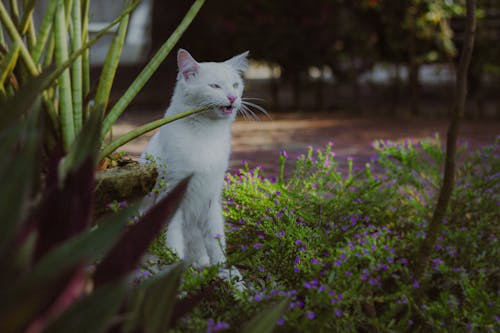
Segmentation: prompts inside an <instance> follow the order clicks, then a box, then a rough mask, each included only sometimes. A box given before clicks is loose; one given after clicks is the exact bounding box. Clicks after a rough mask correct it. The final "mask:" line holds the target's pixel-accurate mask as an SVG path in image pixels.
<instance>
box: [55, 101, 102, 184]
mask: <svg viewBox="0 0 500 333" xmlns="http://www.w3.org/2000/svg"><path fill="white" fill-rule="evenodd" d="M102 114H103V109H102V108H98V109H96V110H95V112H93V113H92V114H91V115H90V117H89V119H88V120H87V122H85V125H84V126H83V128H82V129H81V131H80V133H79V134H78V136H77V137H76V139H75V141H74V142H73V144H72V145H71V147H70V148H69V151H68V154H67V155H66V158H65V159H64V160H63V162H62V164H61V168H60V179H64V177H65V175H66V174H67V173H68V171H69V170H71V169H74V168H77V167H78V166H79V165H80V164H81V163H83V161H85V159H87V157H89V156H92V158H93V160H94V163H97V154H98V151H99V145H100V142H101V140H100V139H101V137H100V132H101V124H102Z"/></svg>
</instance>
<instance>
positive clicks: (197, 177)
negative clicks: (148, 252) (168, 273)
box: [141, 49, 248, 267]
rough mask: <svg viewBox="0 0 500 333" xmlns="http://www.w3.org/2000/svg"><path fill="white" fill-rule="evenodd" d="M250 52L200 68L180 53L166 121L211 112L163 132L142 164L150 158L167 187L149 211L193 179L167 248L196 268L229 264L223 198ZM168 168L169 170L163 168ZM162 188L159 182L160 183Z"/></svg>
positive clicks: (170, 230)
mask: <svg viewBox="0 0 500 333" xmlns="http://www.w3.org/2000/svg"><path fill="white" fill-rule="evenodd" d="M247 55H248V52H245V53H243V54H240V55H237V56H235V57H233V58H231V59H229V60H227V61H225V62H220V63H215V62H206V63H198V62H197V61H196V60H194V58H192V57H191V55H190V54H189V53H188V52H187V51H185V50H182V49H181V50H179V52H178V54H177V64H178V67H179V74H178V77H177V84H176V87H175V90H174V95H173V97H172V101H171V104H170V106H169V108H168V109H167V111H166V115H169V116H170V115H174V114H178V113H181V112H184V111H188V110H192V109H196V108H199V107H204V106H209V107H210V109H209V110H208V111H205V112H202V113H200V114H196V115H193V116H190V117H188V118H183V119H180V120H177V121H174V122H172V123H170V124H167V125H165V126H163V127H162V128H161V129H160V130H159V132H157V133H156V134H155V135H154V136H153V137H152V138H151V140H150V142H149V143H148V145H147V147H146V150H145V151H144V153H143V155H142V158H143V159H144V158H146V156H147V155H151V156H152V157H153V158H154V159H155V160H156V161H157V162H158V165H159V166H160V168H159V169H160V170H159V177H161V178H163V179H165V180H166V182H167V186H166V188H163V189H162V188H160V193H159V194H155V193H153V192H151V193H150V194H149V195H148V196H147V197H146V198H144V200H143V204H142V207H141V210H142V211H144V210H145V209H147V208H148V207H150V206H151V205H152V204H154V202H155V201H157V200H158V199H160V198H162V197H163V196H165V195H166V194H167V193H168V192H169V191H170V190H171V189H172V188H173V187H174V186H175V185H177V184H178V183H179V181H180V180H182V179H184V178H185V177H187V176H189V175H192V178H191V181H190V183H189V186H188V189H187V192H186V195H185V197H184V200H183V201H182V203H181V204H180V207H179V209H178V210H177V212H176V213H175V215H174V217H173V219H172V221H171V222H170V224H169V226H168V230H167V234H166V243H167V245H168V246H169V247H170V248H172V249H173V250H174V251H175V252H176V253H177V255H178V256H179V257H180V258H181V259H183V260H186V261H187V262H190V263H193V264H194V265H195V266H198V267H203V266H209V265H215V264H223V263H225V260H226V257H225V253H224V252H225V245H226V244H225V234H224V218H223V216H222V207H221V193H222V186H223V182H224V174H225V172H226V170H227V168H228V161H229V154H230V148H231V124H232V122H233V121H234V118H235V116H236V112H237V111H238V109H239V108H240V107H241V103H242V101H241V96H242V93H243V80H242V78H241V73H242V72H244V71H245V70H246V69H247V67H248V62H247ZM164 166H166V169H165V168H164ZM157 186H159V182H157Z"/></svg>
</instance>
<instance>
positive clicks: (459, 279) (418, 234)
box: [152, 137, 500, 332]
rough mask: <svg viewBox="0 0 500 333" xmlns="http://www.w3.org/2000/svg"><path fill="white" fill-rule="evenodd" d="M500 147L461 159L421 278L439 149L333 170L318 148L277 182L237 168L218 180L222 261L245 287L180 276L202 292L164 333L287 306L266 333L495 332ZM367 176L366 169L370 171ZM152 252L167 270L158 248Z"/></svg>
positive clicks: (384, 151) (235, 326) (387, 155)
mask: <svg viewBox="0 0 500 333" xmlns="http://www.w3.org/2000/svg"><path fill="white" fill-rule="evenodd" d="M499 144H500V138H497V140H496V142H494V143H493V144H491V145H489V146H486V147H483V148H481V149H480V150H478V151H476V152H473V153H467V154H466V151H467V146H466V145H465V144H464V145H463V146H462V148H461V153H460V155H461V157H460V160H461V164H460V168H459V171H458V177H457V184H456V188H455V191H454V193H453V196H452V201H451V205H450V209H449V211H448V214H447V217H446V221H445V222H446V223H445V228H444V230H443V232H442V235H441V237H440V238H439V242H438V244H437V245H436V247H435V249H434V253H433V256H432V263H431V268H430V269H429V271H428V272H427V274H426V275H425V276H424V277H423V278H422V279H421V280H416V279H415V278H414V276H413V260H414V258H415V257H416V251H417V250H418V246H419V244H420V242H421V241H422V239H423V238H424V237H425V231H424V230H425V227H426V225H427V223H428V220H429V218H430V217H431V216H432V211H433V208H434V204H435V201H436V196H437V192H438V188H439V185H440V182H441V176H440V175H441V170H442V164H443V161H444V152H443V151H442V148H441V144H440V142H439V138H437V137H436V138H432V139H428V140H424V141H421V142H411V141H405V142H399V143H394V142H387V141H385V142H384V141H378V142H375V143H374V148H375V150H376V156H374V158H373V159H372V161H373V162H372V163H371V165H370V164H367V165H366V166H363V167H362V168H356V167H355V166H354V165H353V163H352V161H351V162H350V163H349V170H348V171H347V172H340V171H339V169H338V164H337V161H336V159H335V154H334V152H333V151H332V147H331V146H330V145H329V146H327V147H325V148H324V149H312V148H311V149H310V150H309V152H308V153H307V154H305V155H303V156H301V157H300V158H299V159H298V160H297V161H290V160H288V157H287V154H286V152H283V153H282V155H281V159H280V163H281V170H282V175H283V174H285V172H284V171H285V169H286V168H293V173H292V176H291V177H290V178H289V179H284V178H283V176H281V177H279V178H278V179H277V180H274V179H269V178H266V177H265V176H264V174H263V171H262V170H261V169H260V168H256V169H249V168H248V166H246V165H243V166H242V168H241V170H240V171H239V172H238V173H237V174H227V176H226V184H225V188H224V196H225V204H224V213H225V216H226V219H227V222H228V228H227V231H226V232H227V239H228V260H229V262H230V263H231V264H233V265H235V266H237V267H238V268H239V269H240V271H241V272H242V274H243V275H244V278H245V281H246V283H247V287H248V288H247V290H246V291H243V292H238V291H235V290H233V289H232V288H231V286H230V285H228V284H226V283H223V282H221V281H218V280H217V278H216V269H214V268H211V269H207V270H204V271H202V272H198V271H195V270H193V269H191V270H188V272H187V273H186V274H185V276H184V284H183V294H184V295H189V294H190V293H192V292H194V291H195V290H200V289H202V290H203V288H207V286H211V288H214V289H215V292H212V293H207V294H206V297H205V298H204V300H203V301H202V302H201V304H200V305H199V306H198V307H197V308H196V309H195V311H194V312H192V313H191V314H190V315H189V316H187V317H185V318H184V319H183V320H182V321H181V322H180V323H179V324H178V325H177V328H176V329H175V331H177V332H215V331H227V332H237V331H238V330H239V327H240V326H239V325H240V323H242V322H245V321H248V320H249V319H250V318H252V317H253V316H254V315H255V314H257V313H259V312H260V311H261V310H262V309H264V308H265V307H266V306H267V305H268V304H272V303H275V302H277V301H279V300H281V299H283V298H288V299H289V305H288V310H287V311H286V313H285V315H284V316H283V317H282V318H281V319H280V320H279V321H278V326H277V328H276V331H277V332H314V331H318V332H405V331H408V332H495V331H499V329H500V317H499V316H500V305H499V304H500V302H499V301H500V299H499V294H498V291H499V284H498V281H499V277H500V274H499V273H500V271H499V267H500V260H499V258H500V253H499V252H500V248H499V246H498V238H497V237H498V221H500V208H499V207H500V173H499V170H500V154H499V151H500V150H499ZM373 170H377V171H376V172H375V171H373ZM152 252H153V253H155V254H157V255H158V256H159V257H160V260H161V261H162V262H164V263H166V262H172V261H176V259H175V256H174V255H172V254H171V253H170V252H169V251H168V249H167V250H166V249H165V247H164V245H163V244H161V241H158V242H157V243H156V244H155V245H154V246H153V248H152Z"/></svg>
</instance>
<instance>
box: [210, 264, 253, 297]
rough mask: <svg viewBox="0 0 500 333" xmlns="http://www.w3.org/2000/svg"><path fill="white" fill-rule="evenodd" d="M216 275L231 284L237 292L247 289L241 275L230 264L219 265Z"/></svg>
mask: <svg viewBox="0 0 500 333" xmlns="http://www.w3.org/2000/svg"><path fill="white" fill-rule="evenodd" d="M217 276H218V277H219V278H221V279H222V280H224V281H226V282H229V284H231V286H233V288H235V289H236V290H238V291H239V292H243V291H245V290H246V289H247V287H246V283H245V281H244V280H243V276H242V275H241V273H240V271H239V270H238V269H237V268H236V267H234V266H231V267H230V268H225V267H220V268H219V272H218V273H217Z"/></svg>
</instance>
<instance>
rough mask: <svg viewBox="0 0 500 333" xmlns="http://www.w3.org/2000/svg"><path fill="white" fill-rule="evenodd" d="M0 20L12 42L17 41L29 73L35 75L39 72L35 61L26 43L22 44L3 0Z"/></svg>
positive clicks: (0, 4) (0, 3) (21, 39)
mask: <svg viewBox="0 0 500 333" xmlns="http://www.w3.org/2000/svg"><path fill="white" fill-rule="evenodd" d="M0 22H2V24H3V26H4V27H5V29H6V31H7V33H8V34H9V36H10V38H11V40H12V41H13V42H14V43H17V44H18V45H19V46H20V47H21V49H20V53H21V58H22V59H23V61H24V63H25V65H26V67H27V68H28V71H29V73H30V74H31V75H33V76H36V75H37V74H38V73H39V70H38V68H37V66H36V64H35V62H34V61H33V58H32V57H31V55H30V53H29V51H28V49H27V48H26V45H24V43H23V38H22V37H21V35H20V34H19V32H18V31H17V29H16V25H15V24H14V22H13V21H12V18H11V17H10V16H9V14H8V13H7V10H6V8H5V6H4V4H3V1H1V2H0Z"/></svg>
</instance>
